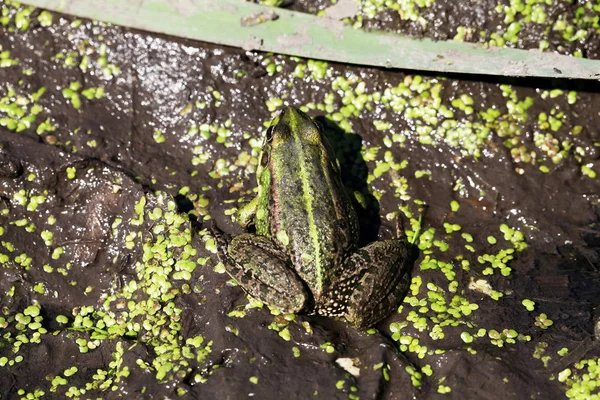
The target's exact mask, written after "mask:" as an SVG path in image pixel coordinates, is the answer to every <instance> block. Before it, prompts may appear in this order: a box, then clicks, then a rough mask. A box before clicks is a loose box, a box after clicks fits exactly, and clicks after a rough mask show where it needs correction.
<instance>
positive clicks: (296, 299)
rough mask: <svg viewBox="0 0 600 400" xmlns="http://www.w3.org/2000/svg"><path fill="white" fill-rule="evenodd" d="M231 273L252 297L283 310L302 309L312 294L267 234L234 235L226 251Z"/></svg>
mask: <svg viewBox="0 0 600 400" xmlns="http://www.w3.org/2000/svg"><path fill="white" fill-rule="evenodd" d="M224 253H225V254H224V255H225V257H224V260H222V261H223V263H224V264H225V268H226V270H227V272H228V273H229V275H231V277H232V278H233V279H235V280H236V281H237V282H238V284H239V285H240V286H241V287H242V288H243V289H244V290H245V291H246V292H247V293H248V294H250V295H251V296H252V297H255V298H257V299H258V300H260V301H263V302H265V303H267V304H269V305H271V306H273V307H275V308H277V309H279V310H281V311H283V312H286V313H294V312H298V311H300V310H302V309H303V308H304V307H305V305H306V303H307V301H308V299H309V297H310V295H309V294H308V292H307V291H306V289H305V287H304V283H303V282H302V280H301V279H300V278H299V277H298V275H297V274H296V272H295V271H294V269H293V268H291V267H290V266H289V259H288V257H287V256H286V255H285V254H284V253H283V252H282V251H281V250H279V248H277V246H275V244H273V242H271V241H270V240H269V239H267V238H265V237H264V236H257V235H253V234H250V233H246V234H242V235H239V236H235V237H234V238H233V239H232V240H231V241H230V242H229V245H228V246H227V249H226V251H224Z"/></svg>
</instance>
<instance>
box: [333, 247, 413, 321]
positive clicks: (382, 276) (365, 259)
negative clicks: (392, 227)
mask: <svg viewBox="0 0 600 400" xmlns="http://www.w3.org/2000/svg"><path fill="white" fill-rule="evenodd" d="M348 263H349V264H350V265H348V267H349V268H350V269H351V270H354V273H353V274H352V275H351V276H350V277H349V278H348V280H349V281H351V282H346V284H345V285H344V282H343V281H342V285H344V286H345V287H344V286H342V290H343V291H345V292H346V293H344V297H346V301H345V303H346V311H345V314H344V317H345V318H346V319H347V320H348V322H350V323H351V324H352V325H354V326H357V327H360V328H367V327H369V326H372V325H373V324H375V323H376V322H378V321H379V320H381V319H382V318H385V317H387V316H388V315H389V314H390V313H391V312H392V310H394V308H396V307H397V306H398V304H399V303H400V301H401V300H402V298H403V297H404V295H405V294H406V291H407V289H408V287H409V285H410V268H411V258H410V255H409V251H408V249H407V247H406V242H405V240H404V239H403V238H402V239H392V240H383V241H378V242H374V243H371V244H370V245H368V246H366V247H364V248H362V249H360V250H358V251H357V252H356V253H354V254H353V255H352V256H351V257H350V259H349V261H348Z"/></svg>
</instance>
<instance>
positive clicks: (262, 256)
mask: <svg viewBox="0 0 600 400" xmlns="http://www.w3.org/2000/svg"><path fill="white" fill-rule="evenodd" d="M256 176H257V180H258V195H257V196H256V197H255V198H254V199H253V200H252V201H251V202H250V203H249V204H248V205H246V206H245V207H244V208H242V209H241V210H240V212H239V214H238V221H239V223H240V225H241V226H242V227H248V226H249V225H252V224H254V226H255V228H256V233H244V234H241V235H238V236H235V237H233V238H231V237H229V236H227V235H225V234H223V233H221V232H220V231H218V230H216V231H215V237H216V238H217V243H218V248H219V257H220V259H221V261H222V262H223V263H224V265H225V268H226V270H227V272H228V273H229V274H230V275H231V276H232V277H233V278H234V279H235V280H236V281H237V282H238V284H239V285H240V286H241V287H242V288H243V289H244V290H245V291H246V292H247V293H249V294H250V295H252V296H253V297H255V298H257V299H259V300H261V301H263V302H265V303H267V304H269V305H271V306H273V307H275V308H278V309H280V310H281V311H283V312H289V313H295V312H299V311H305V312H308V313H313V314H319V315H324V316H338V317H344V318H345V319H346V320H347V321H348V322H349V323H351V324H352V325H354V326H356V327H359V328H365V327H369V326H371V325H373V324H374V323H376V322H377V321H379V320H380V319H382V318H384V317H386V316H387V315H389V314H390V312H392V311H393V310H394V309H395V307H396V306H397V305H398V303H399V302H400V300H401V299H402V298H403V297H404V294H405V293H406V290H407V288H408V285H409V278H410V262H409V258H410V257H409V251H408V245H407V243H406V240H405V238H404V237H402V238H398V239H392V240H381V241H377V242H373V243H371V244H369V245H367V246H365V247H363V248H358V244H357V241H358V237H359V224H358V219H357V216H356V212H355V210H354V208H353V205H352V202H351V200H350V197H349V195H348V193H347V191H346V189H345V188H344V186H343V184H342V181H341V177H340V167H339V163H338V161H337V159H336V157H335V154H334V152H333V149H332V147H331V145H330V144H329V142H328V141H327V139H326V138H325V136H324V135H323V133H322V132H321V129H319V127H318V126H317V125H316V124H315V123H314V122H313V121H312V120H311V119H310V118H309V117H308V116H307V115H306V114H304V113H303V112H301V111H299V110H297V109H295V108H293V107H286V108H284V109H283V110H282V111H281V113H280V114H279V115H278V116H277V117H275V119H274V120H273V122H272V123H271V126H270V127H269V129H268V130H267V133H266V136H265V139H264V143H263V147H262V152H261V155H260V158H259V166H258V168H257V173H256Z"/></svg>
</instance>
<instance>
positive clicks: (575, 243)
mask: <svg viewBox="0 0 600 400" xmlns="http://www.w3.org/2000/svg"><path fill="white" fill-rule="evenodd" d="M305 3H306V2H300V1H299V2H297V4H296V5H295V7H296V8H297V9H304V8H303V7H306V4H305ZM436 4H438V3H436ZM441 4H442V3H439V4H438V6H441ZM0 5H1V6H2V16H3V17H2V18H3V19H1V20H0V24H1V25H0V46H2V48H1V49H0V84H1V85H0V244H1V247H0V306H1V310H0V313H1V314H0V334H1V335H0V336H1V339H0V398H2V399H4V398H6V399H12V398H64V397H65V396H68V397H71V398H98V397H101V398H107V399H112V398H144V399H146V398H157V399H158V398H160V399H162V398H165V397H167V396H168V397H169V398H244V397H250V396H252V397H255V398H260V399H269V398H281V397H283V396H285V397H289V398H326V399H330V398H361V399H368V398H413V397H414V398H437V397H444V396H445V397H451V398H544V399H546V398H564V397H565V395H567V396H569V397H575V398H588V397H589V396H590V395H591V394H596V393H598V390H597V389H596V386H597V385H598V384H599V383H600V382H598V381H597V379H598V378H597V373H596V368H597V367H596V365H597V360H598V355H599V354H600V350H599V348H598V345H597V341H596V339H595V338H594V320H595V317H596V312H595V307H596V306H597V305H598V304H599V303H600V291H599V290H598V287H599V286H598V285H599V282H600V271H599V268H600V225H599V218H600V212H599V207H598V205H599V202H600V184H599V180H598V179H599V178H598V177H597V174H600V135H599V130H598V127H599V126H600V112H599V110H600V85H599V84H598V82H576V81H545V80H518V79H517V80H505V79H501V78H498V79H494V78H482V77H469V78H464V77H461V76H441V77H439V76H433V75H422V74H418V73H416V72H411V71H395V70H381V69H373V68H360V67H355V66H352V67H348V66H344V65H339V64H332V63H324V62H320V61H314V60H303V59H298V58H290V57H282V56H276V55H268V54H260V53H254V52H244V51H242V50H237V49H231V48H222V47H216V46H212V45H209V44H205V43H199V42H191V41H184V40H179V39H176V38H170V37H164V36H160V35H154V34H148V33H143V32H138V31H132V30H128V29H125V28H121V27H116V26H110V25H106V24H103V23H98V22H92V21H87V20H77V19H74V18H71V17H66V16H62V15H59V14H49V13H43V12H41V11H40V10H35V9H27V8H25V7H24V6H20V5H16V4H13V3H9V2H3V3H0ZM318 5H319V6H318V7H315V8H314V9H310V10H308V9H305V11H311V12H317V11H318V10H320V9H322V8H323V7H322V4H321V3H318ZM490 7H493V5H492V6H490ZM434 9H435V8H434ZM468 12H470V11H465V13H468ZM380 18H381V21H383V22H385V21H388V20H387V19H386V18H385V13H383V14H380ZM381 21H380V22H381ZM388 22H390V23H392V22H393V20H389V21H388ZM398 24H399V25H398V26H404V25H402V24H403V23H398ZM440 29H441V28H440ZM448 29H450V28H448ZM440 35H441V33H440ZM440 37H441V36H440ZM590 37H593V35H592V36H590ZM519 43H521V42H519ZM519 43H518V44H519ZM551 43H554V42H552V41H551ZM569 43H571V42H569ZM577 45H578V46H579V47H581V48H582V49H584V50H585V49H587V50H588V53H589V54H596V55H597V47H594V46H597V43H596V44H593V43H592V44H590V45H587V44H586V42H585V41H579V42H577ZM525 47H526V46H525ZM574 51H575V50H574ZM566 52H567V53H568V51H566ZM594 52H596V53H594ZM596 58H597V57H596ZM282 105H294V106H296V107H301V108H302V109H303V110H305V111H306V112H307V113H308V114H309V115H311V116H312V117H314V118H316V119H318V120H319V121H320V122H321V123H322V124H323V125H324V127H325V130H326V134H327V135H328V137H329V138H330V140H331V141H332V144H333V146H334V147H335V149H336V152H337V155H338V158H339V159H340V163H341V164H342V170H343V171H344V172H343V179H344V181H345V183H346V185H347V186H348V187H349V188H350V189H351V190H353V191H358V192H362V194H363V195H364V196H365V197H366V199H367V205H368V206H367V209H366V210H363V211H362V212H361V225H362V226H361V228H362V235H361V242H362V243H363V244H365V243H368V242H369V241H372V240H375V239H377V238H378V237H379V238H389V237H391V236H392V235H393V232H394V229H395V222H394V221H395V219H396V218H397V217H398V218H401V219H403V220H404V221H405V226H406V229H407V231H408V235H409V237H412V236H411V235H413V234H414V231H415V230H416V228H417V226H418V221H419V217H420V216H422V221H421V229H420V233H421V235H420V238H419V240H418V247H419V258H418V260H417V261H416V262H415V264H414V267H413V270H412V284H411V289H410V291H409V294H408V295H407V297H406V298H405V300H404V302H403V303H402V305H401V306H400V307H399V309H398V311H397V312H395V313H393V314H392V315H390V316H389V317H388V318H386V319H385V320H383V321H381V322H380V323H378V324H377V325H376V326H375V327H373V329H370V330H369V331H366V332H362V331H358V330H356V329H354V328H352V327H350V326H348V325H347V324H346V323H345V322H344V321H342V320H334V319H330V318H324V317H316V316H308V315H302V314H299V315H296V316H293V315H278V313H277V312H276V311H275V310H269V308H268V307H267V306H266V305H263V304H261V303H259V302H257V301H255V300H252V299H249V298H247V297H246V295H245V294H244V293H243V291H242V290H241V289H240V288H239V287H237V286H235V284H234V282H232V281H231V280H230V278H229V276H228V275H227V274H225V273H224V269H223V266H222V265H220V264H219V263H218V260H217V257H216V255H215V244H214V240H213V239H212V238H211V236H210V234H209V232H208V230H207V228H208V227H209V224H210V223H211V222H212V221H213V220H214V221H216V223H217V224H218V225H219V226H220V227H221V228H222V229H223V230H225V231H227V232H229V233H232V234H236V233H240V232H241V231H242V230H241V228H240V227H239V226H238V225H237V223H236V222H235V220H234V219H235V211H236V210H237V208H238V207H239V206H240V205H241V204H245V203H246V202H247V201H249V200H250V199H251V198H252V195H253V189H254V188H255V186H256V182H255V176H254V172H255V168H256V164H257V156H258V152H259V151H260V145H261V138H262V135H263V132H264V130H265V124H267V123H268V122H269V121H270V119H271V118H272V116H273V115H274V114H275V112H276V111H277V110H278V109H279V108H280V107H281V106H282Z"/></svg>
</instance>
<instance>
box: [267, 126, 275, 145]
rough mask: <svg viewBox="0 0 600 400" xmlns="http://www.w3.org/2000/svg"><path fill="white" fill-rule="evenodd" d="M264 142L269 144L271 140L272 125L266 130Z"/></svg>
mask: <svg viewBox="0 0 600 400" xmlns="http://www.w3.org/2000/svg"><path fill="white" fill-rule="evenodd" d="M265 140H266V141H267V143H271V140H273V125H271V126H270V127H269V129H267V136H265Z"/></svg>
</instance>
